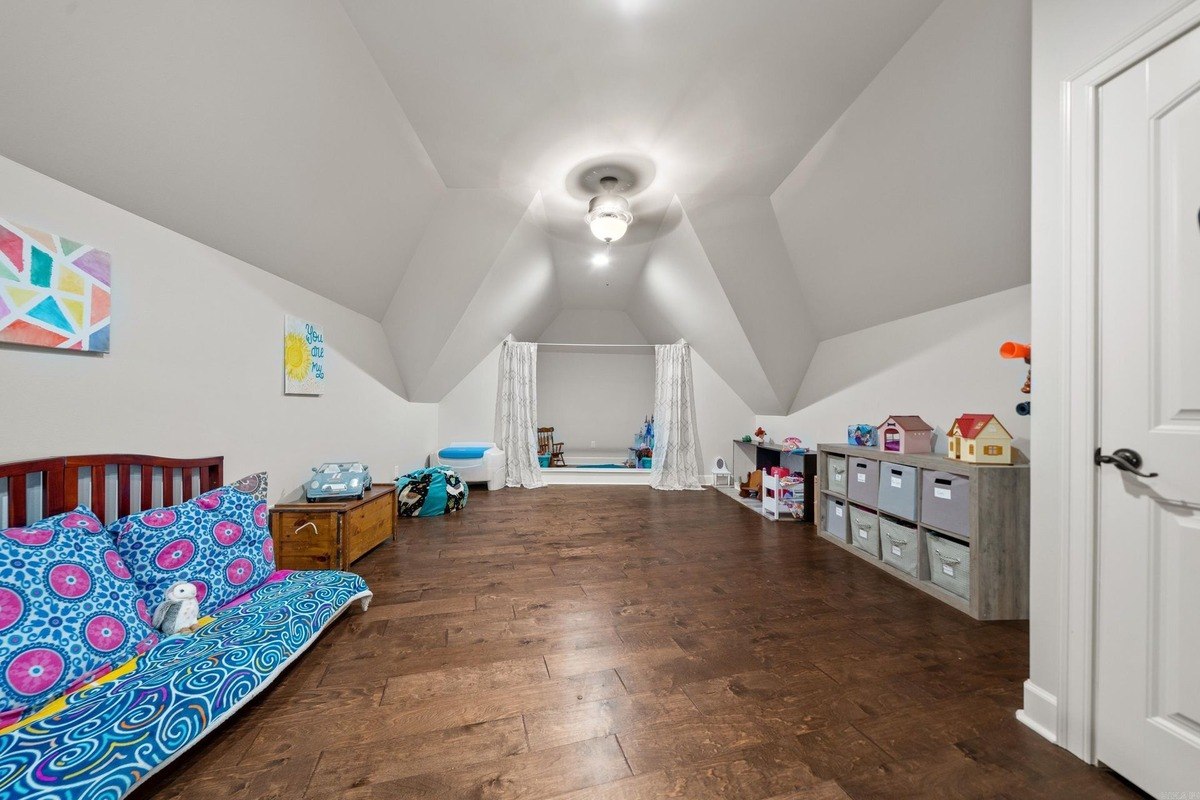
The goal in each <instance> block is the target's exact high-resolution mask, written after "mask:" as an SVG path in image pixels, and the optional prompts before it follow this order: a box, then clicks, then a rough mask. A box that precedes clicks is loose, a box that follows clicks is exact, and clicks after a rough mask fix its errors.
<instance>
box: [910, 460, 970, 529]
mask: <svg viewBox="0 0 1200 800" xmlns="http://www.w3.org/2000/svg"><path fill="white" fill-rule="evenodd" d="M970 497H971V479H970V478H968V477H966V476H964V475H952V474H950V473H949V472H929V471H926V472H922V473H921V522H924V523H925V524H927V525H932V526H933V527H935V528H941V529H942V530H944V531H950V532H951V533H958V534H962V535H963V536H970V535H971V520H970V507H971V504H970V502H969V500H970Z"/></svg>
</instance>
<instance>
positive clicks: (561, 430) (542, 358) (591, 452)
mask: <svg viewBox="0 0 1200 800" xmlns="http://www.w3.org/2000/svg"><path fill="white" fill-rule="evenodd" d="M537 378H538V381H537V392H538V395H537V402H538V425H539V426H541V427H545V426H553V427H554V440H555V441H557V442H562V443H563V445H564V447H563V453H564V455H565V456H566V459H567V463H570V464H585V463H593V464H594V463H600V462H604V463H613V462H616V463H620V462H622V461H624V460H625V459H626V458H628V457H629V450H628V449H627V448H628V447H629V445H630V444H631V443H632V441H633V436H634V434H635V433H637V432H638V429H639V427H640V426H641V425H642V423H643V420H644V419H645V418H646V417H648V416H650V415H651V414H652V413H654V355H653V354H640V355H624V354H610V353H553V352H539V353H538V365H537ZM593 443H594V446H593Z"/></svg>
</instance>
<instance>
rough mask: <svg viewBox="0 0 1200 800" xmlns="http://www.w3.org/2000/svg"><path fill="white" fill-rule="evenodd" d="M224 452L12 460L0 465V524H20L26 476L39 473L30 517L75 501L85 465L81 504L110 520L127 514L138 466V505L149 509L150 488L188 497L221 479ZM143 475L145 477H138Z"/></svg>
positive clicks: (167, 499)
mask: <svg viewBox="0 0 1200 800" xmlns="http://www.w3.org/2000/svg"><path fill="white" fill-rule="evenodd" d="M224 464H225V458H224V456H210V457H207V458H163V457H161V456H147V455H133V454H117V453H106V454H99V455H86V456H54V457H52V458H40V459H34V460H32V461H12V462H9V463H7V464H0V479H4V478H7V479H8V498H9V505H8V518H7V519H4V518H3V516H2V515H0V528H3V527H11V526H14V525H24V524H26V521H27V520H26V515H27V514H28V512H29V511H30V508H29V505H28V503H29V500H28V493H27V490H26V487H27V485H28V484H27V481H28V478H29V476H31V475H36V476H40V483H41V492H40V495H41V501H40V502H41V507H40V508H36V509H33V511H34V512H35V514H34V515H33V516H31V517H29V518H28V521H29V522H35V521H37V520H38V519H42V518H44V517H51V516H54V515H55V514H62V513H63V512H66V511H70V510H72V509H73V508H75V507H76V506H77V505H79V496H80V474H81V472H82V471H83V470H89V473H90V474H89V475H88V476H87V479H86V480H87V484H86V485H87V486H88V488H89V491H90V495H91V496H90V497H89V498H88V502H87V504H88V505H89V506H90V507H91V509H92V510H93V511H94V512H95V513H96V516H97V517H99V518H100V519H101V520H105V521H110V519H115V518H118V517H124V516H126V515H128V514H131V513H133V511H134V509H133V496H132V486H133V480H132V477H133V474H134V469H137V470H139V473H138V474H139V480H140V484H141V488H140V498H139V499H140V501H141V503H140V508H139V510H145V509H149V508H153V507H154V505H155V503H154V489H155V487H156V486H158V487H161V491H162V503H161V504H162V505H164V506H170V505H174V504H175V503H176V502H182V501H184V500H190V499H192V498H193V497H195V496H196V495H197V494H201V493H203V492H207V491H208V490H209V489H215V488H217V487H219V486H221V485H222V484H223V482H224V481H223V477H224ZM109 467H116V473H117V491H116V514H113V515H106V514H105V509H106V506H107V497H106V495H107V492H106V491H105V490H106V483H107V478H106V476H107V474H108V471H109V470H108V468H109ZM146 475H149V476H150V480H145V479H144V476H146ZM177 475H178V477H179V479H180V486H181V492H180V494H181V495H182V496H181V497H180V498H179V500H178V501H177V500H176V499H175V488H176V487H175V477H176V476H177Z"/></svg>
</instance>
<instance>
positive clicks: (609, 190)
mask: <svg viewBox="0 0 1200 800" xmlns="http://www.w3.org/2000/svg"><path fill="white" fill-rule="evenodd" d="M616 184H617V179H616V178H603V179H602V180H601V181H600V185H601V186H603V187H604V190H605V191H604V194H598V195H596V196H595V197H593V198H592V199H591V202H589V203H588V213H587V216H586V217H584V219H585V220H587V224H588V227H590V228H591V229H592V235H593V236H595V237H596V238H597V239H599V240H600V241H602V242H608V243H610V244H611V243H612V242H615V241H617V240H618V239H620V238H621V237H622V236H624V235H625V231H627V230H628V229H629V223H631V222H633V214H632V213H630V211H629V201H628V200H626V199H625V198H624V197H622V196H621V195H619V194H616V193H614V192H613V187H615V186H616Z"/></svg>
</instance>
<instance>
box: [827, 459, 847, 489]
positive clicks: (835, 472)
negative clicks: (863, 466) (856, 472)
mask: <svg viewBox="0 0 1200 800" xmlns="http://www.w3.org/2000/svg"><path fill="white" fill-rule="evenodd" d="M826 459H827V460H826V461H825V476H826V478H827V479H828V480H829V485H828V486H826V487H825V488H826V489H828V490H829V491H831V492H837V493H838V494H845V493H846V457H845V456H826Z"/></svg>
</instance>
